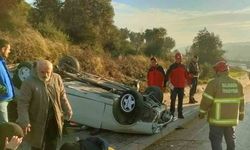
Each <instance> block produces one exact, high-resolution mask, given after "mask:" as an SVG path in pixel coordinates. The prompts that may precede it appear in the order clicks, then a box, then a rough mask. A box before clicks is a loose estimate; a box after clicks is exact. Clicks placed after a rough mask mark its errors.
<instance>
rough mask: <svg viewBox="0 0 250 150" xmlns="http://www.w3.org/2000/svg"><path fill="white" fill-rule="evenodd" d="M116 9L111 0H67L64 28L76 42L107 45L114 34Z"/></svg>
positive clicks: (63, 13) (64, 9) (63, 17)
mask: <svg viewBox="0 0 250 150" xmlns="http://www.w3.org/2000/svg"><path fill="white" fill-rule="evenodd" d="M113 16H114V10H113V7H112V5H111V0H102V1H100V0H91V1H88V0H74V1H72V0H65V4H64V8H63V10H62V14H61V18H62V21H63V24H64V26H63V29H64V30H65V31H66V33H67V34H68V35H69V36H70V37H71V38H72V40H73V41H75V42H84V43H89V44H92V45H95V44H96V42H98V43H101V44H102V45H106V44H107V43H110V39H111V37H110V36H112V35H113V31H112V30H114V26H113Z"/></svg>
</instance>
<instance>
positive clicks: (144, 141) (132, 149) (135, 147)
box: [121, 105, 199, 150]
mask: <svg viewBox="0 0 250 150" xmlns="http://www.w3.org/2000/svg"><path fill="white" fill-rule="evenodd" d="M190 107H192V108H188V109H187V110H186V111H185V110H184V116H185V119H178V120H176V121H175V122H173V123H170V124H168V125H167V126H166V127H165V128H163V130H162V131H161V132H160V133H158V134H155V135H150V136H145V137H143V138H139V139H138V140H136V141H134V142H133V143H131V144H129V145H127V146H125V147H123V148H122V149H121V150H143V149H145V148H146V147H148V146H150V145H151V144H153V143H155V142H156V141H157V140H160V139H161V138H163V137H165V136H166V135H167V134H169V133H170V132H172V131H174V130H175V129H176V127H178V126H182V125H183V124H185V123H187V122H189V121H191V120H193V119H194V118H196V117H197V116H198V109H199V105H194V106H190Z"/></svg>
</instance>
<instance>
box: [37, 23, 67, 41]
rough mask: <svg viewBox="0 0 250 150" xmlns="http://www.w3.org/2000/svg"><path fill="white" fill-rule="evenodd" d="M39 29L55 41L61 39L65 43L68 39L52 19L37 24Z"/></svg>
mask: <svg viewBox="0 0 250 150" xmlns="http://www.w3.org/2000/svg"><path fill="white" fill-rule="evenodd" d="M37 30H38V31H39V32H40V33H41V34H42V35H43V37H46V38H49V39H51V40H53V41H61V42H63V43H65V42H67V41H68V36H66V35H65V34H64V33H63V32H62V31H60V30H59V29H57V28H56V27H55V25H54V24H53V23H52V22H50V21H46V22H44V23H39V24H38V25H37Z"/></svg>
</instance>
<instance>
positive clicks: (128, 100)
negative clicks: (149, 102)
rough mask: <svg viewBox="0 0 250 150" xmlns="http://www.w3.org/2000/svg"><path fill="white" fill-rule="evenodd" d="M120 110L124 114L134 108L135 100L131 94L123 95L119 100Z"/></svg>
mask: <svg viewBox="0 0 250 150" xmlns="http://www.w3.org/2000/svg"><path fill="white" fill-rule="evenodd" d="M121 108H122V110H123V111H124V112H127V113H129V112H131V111H133V110H134V108H135V98H134V96H133V95H131V94H125V95H124V96H123V97H122V98H121Z"/></svg>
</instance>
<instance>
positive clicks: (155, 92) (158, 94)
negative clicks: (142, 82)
mask: <svg viewBox="0 0 250 150" xmlns="http://www.w3.org/2000/svg"><path fill="white" fill-rule="evenodd" d="M144 94H147V95H152V96H153V97H155V98H156V99H157V100H158V101H159V102H160V103H162V101H163V92H162V91H161V89H160V88H159V87H157V86H150V87H147V88H146V90H145V92H144Z"/></svg>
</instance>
